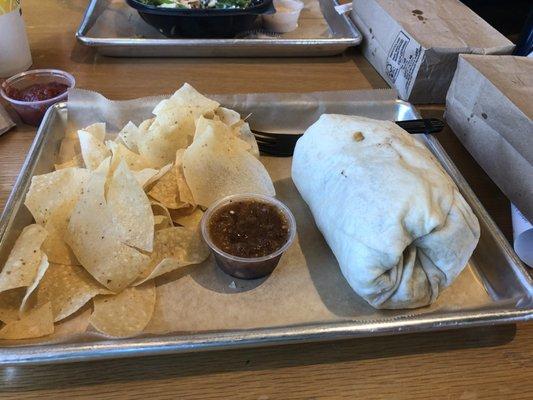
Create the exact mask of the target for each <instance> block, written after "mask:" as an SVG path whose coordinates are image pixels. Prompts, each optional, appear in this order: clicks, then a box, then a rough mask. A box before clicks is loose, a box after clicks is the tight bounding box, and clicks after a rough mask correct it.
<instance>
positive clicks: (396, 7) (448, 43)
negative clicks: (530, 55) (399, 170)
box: [352, 0, 514, 103]
mask: <svg viewBox="0 0 533 400" xmlns="http://www.w3.org/2000/svg"><path fill="white" fill-rule="evenodd" d="M352 19H353V20H354V22H355V24H356V25H357V27H358V28H359V30H360V31H361V33H362V34H363V36H364V41H363V46H362V47H363V53H364V55H365V57H366V58H367V59H368V61H369V62H370V63H371V64H372V65H373V66H374V68H376V70H377V71H378V72H379V73H380V75H381V76H382V77H383V79H385V80H386V81H387V82H388V83H389V84H390V85H391V86H393V87H395V88H396V89H397V90H398V93H399V95H400V97H401V98H402V99H404V100H409V101H411V102H415V103H443V102H444V100H445V97H446V92H447V90H448V87H449V85H450V82H451V80H452V77H453V73H454V71H455V67H456V64H457V55H458V54H460V53H475V54H510V53H511V52H512V50H513V48H514V46H513V44H512V43H511V42H510V41H509V40H508V39H506V38H505V37H504V36H503V35H501V34H500V33H499V32H498V31H496V30H495V29H494V28H492V27H491V26H490V25H489V24H488V23H487V22H485V21H484V20H483V19H482V18H480V17H479V16H478V15H476V14H475V13H474V12H473V11H472V10H470V9H469V8H468V7H466V6H465V5H463V4H462V3H460V2H459V1H458V0H353V9H352Z"/></svg>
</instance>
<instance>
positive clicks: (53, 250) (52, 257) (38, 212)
mask: <svg viewBox="0 0 533 400" xmlns="http://www.w3.org/2000/svg"><path fill="white" fill-rule="evenodd" d="M89 176H90V171H88V170H86V169H84V168H66V169H62V170H59V171H55V172H51V173H49V174H44V175H37V176H34V177H33V178H32V180H31V186H30V189H29V191H28V193H27V194H26V200H25V201H24V204H25V205H26V207H27V208H28V209H29V210H30V212H31V214H32V215H33V218H35V221H36V222H37V223H38V224H41V225H43V226H45V227H46V230H47V231H48V237H47V238H46V240H45V242H44V243H43V245H42V249H43V251H44V252H45V253H46V254H47V256H48V259H49V261H50V262H55V263H64V264H77V263H78V262H77V260H76V257H75V256H74V254H73V253H72V251H71V249H70V248H69V247H68V246H67V244H66V243H65V242H64V235H65V233H66V231H67V226H68V222H69V219H70V215H71V213H72V210H73V209H74V206H75V205H76V202H77V201H78V199H79V197H80V196H81V193H82V191H83V187H84V185H85V184H86V182H87V180H88V179H89Z"/></svg>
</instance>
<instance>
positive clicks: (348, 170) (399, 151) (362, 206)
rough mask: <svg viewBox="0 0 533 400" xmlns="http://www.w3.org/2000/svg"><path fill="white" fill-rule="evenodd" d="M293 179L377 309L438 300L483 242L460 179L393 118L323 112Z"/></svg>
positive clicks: (304, 142)
mask: <svg viewBox="0 0 533 400" xmlns="http://www.w3.org/2000/svg"><path fill="white" fill-rule="evenodd" d="M292 178H293V180H294V183H295V184H296V186H297V188H298V190H299V191H300V194H301V195H302V197H303V199H304V200H305V201H306V202H307V204H308V205H309V207H310V209H311V212H312V213H313V216H314V218H315V221H316V224H317V226H318V228H319V229H320V231H321V232H322V234H323V235H324V238H325V239H326V241H327V242H328V244H329V246H330V248H331V250H332V251H333V253H334V254H335V257H336V258H337V261H338V262H339V265H340V268H341V270H342V273H343V275H344V277H345V278H346V280H347V281H348V283H349V284H350V286H351V287H352V288H353V289H354V290H355V292H357V293H358V294H359V295H360V296H362V297H363V298H364V299H365V300H366V301H368V302H369V303H370V304H371V305H372V306H374V307H376V308H389V309H392V308H415V307H421V306H425V305H428V304H431V303H432V302H433V301H435V299H436V298H437V296H438V294H439V292H440V291H441V290H442V289H443V288H445V287H446V286H448V285H450V284H451V283H452V282H453V280H454V279H455V278H456V277H457V276H458V275H459V273H460V272H461V271H462V270H463V268H464V267H465V265H466V263H467V261H468V259H469V258H470V256H471V255H472V252H473V251H474V248H475V247H476V245H477V242H478V240H479V223H478V221H477V218H476V217H475V215H474V214H473V212H472V210H471V209H470V207H469V206H468V204H467V203H466V201H465V200H464V198H463V197H462V196H461V194H460V193H459V190H458V189H457V187H456V186H455V184H454V183H453V181H452V180H451V179H450V177H449V176H448V175H447V174H446V173H445V172H444V170H443V169H442V167H441V166H440V164H439V163H438V161H437V160H436V159H435V158H434V157H433V155H432V154H431V153H430V152H429V150H428V149H427V148H426V147H425V146H424V145H423V144H421V143H419V142H417V141H416V140H415V139H414V137H413V136H411V135H409V134H408V133H407V132H405V131H404V130H403V129H401V128H400V127H398V126H397V125H396V124H394V123H393V122H388V121H387V122H386V121H377V120H372V119H368V118H362V117H353V116H344V115H327V114H325V115H322V117H320V119H319V120H318V121H317V122H316V123H315V124H313V125H312V126H311V127H310V128H309V129H308V130H307V131H306V132H305V134H304V136H303V137H302V138H301V139H300V140H299V141H298V143H297V145H296V149H295V152H294V158H293V163H292Z"/></svg>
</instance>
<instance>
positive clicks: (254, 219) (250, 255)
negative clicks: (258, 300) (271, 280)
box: [201, 194, 296, 279]
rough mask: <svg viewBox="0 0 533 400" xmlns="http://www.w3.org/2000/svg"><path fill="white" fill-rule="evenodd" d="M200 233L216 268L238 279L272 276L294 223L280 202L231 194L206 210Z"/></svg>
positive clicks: (290, 241)
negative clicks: (214, 261) (270, 274)
mask: <svg viewBox="0 0 533 400" xmlns="http://www.w3.org/2000/svg"><path fill="white" fill-rule="evenodd" d="M201 228H202V234H203V236H204V239H205V241H206V243H207V244H208V246H209V247H210V248H211V250H212V252H213V254H214V256H215V259H216V261H217V263H218V265H219V266H220V267H221V268H222V269H223V270H224V271H226V272H227V273H229V274H230V275H232V276H235V277H237V278H244V279H251V278H259V277H262V276H265V275H268V274H269V273H271V272H272V271H273V270H274V268H275V267H276V265H277V264H278V261H279V259H280V257H281V255H282V254H283V252H284V251H285V250H286V249H287V248H288V247H289V246H290V244H291V243H292V241H293V240H294V236H295V233H296V224H295V221H294V217H293V216H292V213H291V212H290V210H289V209H288V208H287V207H286V206H285V205H283V203H281V202H280V201H278V200H276V199H274V198H272V197H268V196H261V195H253V194H244V195H232V196H228V197H226V198H223V199H221V200H219V201H218V202H217V203H215V204H214V205H213V206H212V207H211V208H209V209H208V210H207V212H206V214H205V216H204V217H203V219H202V226H201Z"/></svg>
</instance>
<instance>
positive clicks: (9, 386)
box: [0, 325, 516, 393]
mask: <svg viewBox="0 0 533 400" xmlns="http://www.w3.org/2000/svg"><path fill="white" fill-rule="evenodd" d="M515 333H516V326H515V325H502V326H493V327H481V328H469V329H462V330H453V331H440V332H433V333H419V334H418V333H417V334H408V335H400V336H394V337H393V336H388V337H375V338H359V339H351V340H343V341H338V342H328V343H326V342H325V343H308V344H296V345H287V346H277V347H270V348H261V349H241V350H228V351H217V352H211V353H190V354H181V355H167V356H152V357H144V358H131V359H122V360H109V361H95V362H87V363H75V364H63V365H48V366H45V365H43V366H33V367H29V366H28V367H6V368H2V369H0V381H1V382H2V388H0V392H8V391H18V392H19V393H20V391H34V390H42V389H54V390H61V389H70V390H74V389H75V388H76V387H82V386H84V387H86V386H91V385H97V384H98V385H105V384H117V383H128V382H138V381H147V382H149V381H152V383H150V384H153V381H158V380H168V379H178V378H180V377H189V376H209V375H211V374H217V373H228V372H242V373H247V372H248V373H249V372H254V371H262V370H276V369H281V368H291V367H298V366H306V365H317V364H326V365H327V364H335V363H344V362H353V361H362V360H372V359H382V358H394V357H402V356H408V355H419V354H420V355H422V354H431V353H437V354H438V353H441V352H449V351H456V350H462V349H470V348H483V347H495V346H502V345H505V344H507V343H509V342H510V341H512V340H513V338H514V337H515ZM425 360H426V361H427V358H425ZM435 360H438V357H436V358H435Z"/></svg>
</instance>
